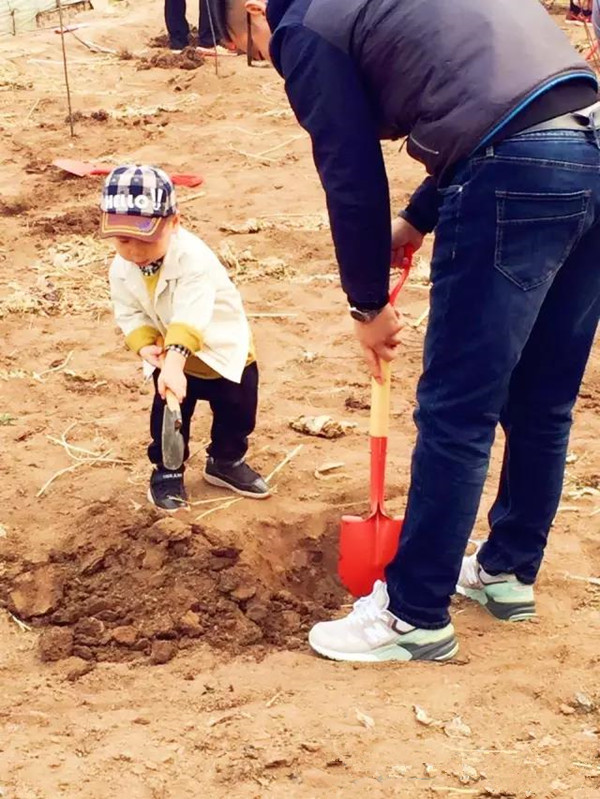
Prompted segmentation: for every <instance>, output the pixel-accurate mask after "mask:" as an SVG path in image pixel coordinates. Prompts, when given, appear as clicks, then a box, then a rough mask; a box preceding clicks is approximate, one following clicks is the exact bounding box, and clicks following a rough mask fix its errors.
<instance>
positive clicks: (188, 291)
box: [110, 228, 250, 383]
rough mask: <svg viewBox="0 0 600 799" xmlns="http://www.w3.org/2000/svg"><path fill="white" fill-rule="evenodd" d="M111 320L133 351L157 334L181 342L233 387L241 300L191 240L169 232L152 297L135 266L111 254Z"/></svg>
mask: <svg viewBox="0 0 600 799" xmlns="http://www.w3.org/2000/svg"><path fill="white" fill-rule="evenodd" d="M110 291H111V299H112V303H113V308H114V313H115V318H116V321H117V324H118V326H119V327H120V328H121V330H122V331H123V333H124V334H125V336H126V341H127V344H128V346H129V347H130V348H131V349H132V350H134V351H135V352H139V350H140V349H141V348H142V347H144V346H147V345H148V344H154V342H155V341H156V339H157V338H158V336H159V335H160V336H162V337H163V338H164V340H165V346H168V345H169V344H181V345H183V346H185V347H187V348H188V349H189V350H191V351H192V352H193V353H195V355H196V356H197V357H198V358H200V360H202V361H203V362H204V363H205V364H207V366H209V367H211V368H212V369H214V370H215V371H216V372H218V373H219V374H220V375H222V376H223V377H225V378H227V379H228V380H232V381H233V382H235V383H239V382H240V380H241V376H242V372H243V371H244V367H245V365H246V361H247V359H248V352H249V348H250V329H249V326H248V320H247V319H246V314H245V313H244V307H243V305H242V299H241V297H240V294H239V292H238V290H237V289H236V287H235V286H234V285H233V283H232V282H231V280H230V279H229V276H228V275H227V272H226V270H225V268H224V267H223V265H222V264H221V263H220V261H219V260H218V258H217V257H216V255H215V254H214V253H213V252H212V250H211V249H210V248H209V247H208V246H207V245H206V244H205V243H204V242H203V241H202V240H201V239H199V238H198V237H197V236H195V235H194V234H193V233H190V232H189V231H187V230H184V229H183V228H180V229H179V230H178V231H177V232H176V233H174V234H173V236H172V238H171V242H170V244H169V249H168V250H167V253H166V255H165V258H164V261H163V264H162V266H161V269H160V273H159V276H158V282H157V284H156V288H155V291H154V296H151V293H150V292H149V291H148V286H147V284H146V282H145V280H144V277H143V275H142V273H141V271H140V269H139V267H138V266H136V264H134V263H131V262H130V261H126V260H125V259H124V258H121V256H119V255H117V256H116V257H115V259H114V261H113V262H112V265H111V268H110Z"/></svg>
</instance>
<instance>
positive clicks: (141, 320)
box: [110, 270, 160, 353]
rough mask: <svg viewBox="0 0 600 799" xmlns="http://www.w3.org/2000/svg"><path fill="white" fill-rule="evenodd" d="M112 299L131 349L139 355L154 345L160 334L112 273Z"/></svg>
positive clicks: (119, 323) (126, 341)
mask: <svg viewBox="0 0 600 799" xmlns="http://www.w3.org/2000/svg"><path fill="white" fill-rule="evenodd" d="M110 298H111V302H112V306H113V311H114V314H115V321H116V323H117V325H118V326H119V327H120V328H121V330H122V331H123V334H124V335H125V343H126V344H127V346H128V347H129V349H131V350H133V352H135V353H138V352H139V351H140V350H141V349H142V347H147V346H148V345H149V344H154V342H155V341H156V339H157V338H158V337H159V335H160V333H159V331H158V330H157V329H156V327H155V326H154V324H153V322H152V320H151V319H150V318H149V317H148V316H147V315H146V314H145V313H144V310H143V309H142V308H140V306H139V304H138V303H137V302H136V299H135V297H134V296H133V294H132V293H131V292H130V291H129V289H128V288H127V286H126V285H125V283H124V281H123V280H121V279H120V278H118V277H116V276H115V275H114V274H113V272H112V270H111V273H110Z"/></svg>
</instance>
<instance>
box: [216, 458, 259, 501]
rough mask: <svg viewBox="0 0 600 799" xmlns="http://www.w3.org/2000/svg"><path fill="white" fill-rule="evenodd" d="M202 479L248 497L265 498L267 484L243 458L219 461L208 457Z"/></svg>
mask: <svg viewBox="0 0 600 799" xmlns="http://www.w3.org/2000/svg"><path fill="white" fill-rule="evenodd" d="M204 479H205V480H206V482H207V483H210V484H211V485H213V486H219V488H228V489H229V490H230V491H235V493H236V494H241V495H242V496H243V497H249V498H250V499H266V498H267V497H268V496H270V493H271V492H270V491H269V486H268V485H267V484H266V483H265V481H264V480H263V479H262V477H261V476H260V474H259V473H258V472H255V471H254V469H252V468H250V466H248V464H247V463H246V461H245V460H243V459H242V460H241V461H219V460H215V459H214V458H211V457H209V458H208V459H207V461H206V469H205V470H204Z"/></svg>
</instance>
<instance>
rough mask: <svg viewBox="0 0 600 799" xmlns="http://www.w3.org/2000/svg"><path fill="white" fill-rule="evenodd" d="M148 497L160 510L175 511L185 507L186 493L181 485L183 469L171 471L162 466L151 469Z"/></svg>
mask: <svg viewBox="0 0 600 799" xmlns="http://www.w3.org/2000/svg"><path fill="white" fill-rule="evenodd" d="M148 499H149V500H150V502H152V504H153V505H156V507H157V508H161V510H168V511H175V510H179V509H180V508H185V507H186V505H187V494H186V492H185V487H184V485H183V471H182V470H181V469H178V470H176V471H172V470H171V469H165V468H164V467H158V468H156V469H153V471H152V475H151V476H150V488H149V489H148Z"/></svg>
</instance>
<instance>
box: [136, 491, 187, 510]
mask: <svg viewBox="0 0 600 799" xmlns="http://www.w3.org/2000/svg"><path fill="white" fill-rule="evenodd" d="M146 496H147V498H148V502H149V503H150V504H151V505H154V507H155V508H158V510H162V511H163V513H177V511H178V510H183V509H186V510H187V509H188V508H189V505H188V504H187V502H184V503H182V504H181V506H180V507H179V508H161V507H160V505H157V504H156V502H155V501H154V497H153V496H152V491H150V489H148V493H147V494H146Z"/></svg>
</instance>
